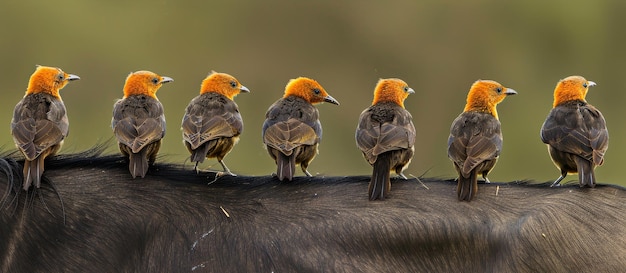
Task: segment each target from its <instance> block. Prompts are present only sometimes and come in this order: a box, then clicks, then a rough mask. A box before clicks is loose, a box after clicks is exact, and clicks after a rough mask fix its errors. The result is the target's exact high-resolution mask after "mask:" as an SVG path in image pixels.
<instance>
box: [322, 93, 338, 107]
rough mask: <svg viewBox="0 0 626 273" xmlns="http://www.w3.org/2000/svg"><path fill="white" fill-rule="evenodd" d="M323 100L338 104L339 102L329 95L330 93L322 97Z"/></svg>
mask: <svg viewBox="0 0 626 273" xmlns="http://www.w3.org/2000/svg"><path fill="white" fill-rule="evenodd" d="M324 101H325V102H330V103H332V104H336V105H339V102H338V101H337V100H336V99H335V98H333V97H331V96H330V95H328V96H326V97H324Z"/></svg>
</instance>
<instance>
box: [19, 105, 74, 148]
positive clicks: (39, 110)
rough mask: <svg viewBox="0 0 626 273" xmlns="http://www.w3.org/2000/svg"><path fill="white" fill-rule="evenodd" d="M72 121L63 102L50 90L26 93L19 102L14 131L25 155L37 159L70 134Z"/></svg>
mask: <svg viewBox="0 0 626 273" xmlns="http://www.w3.org/2000/svg"><path fill="white" fill-rule="evenodd" d="M68 131H69V122H68V119H67V114H66V111H65V106H64V105H63V102H62V101H61V100H58V99H54V98H52V97H51V96H50V95H47V94H36V95H31V96H28V97H25V98H24V99H23V100H22V101H20V102H19V103H18V104H17V105H16V106H15V110H14V113H13V120H12V122H11V132H12V134H13V140H14V141H15V144H16V145H17V147H18V148H19V149H20V150H21V151H22V152H23V153H24V155H25V157H26V159H28V160H34V159H35V158H37V157H38V156H39V155H40V154H41V153H42V152H43V151H44V150H46V149H48V148H49V147H51V146H53V145H56V144H59V143H60V142H61V141H62V140H63V139H64V138H65V137H66V136H67V134H68Z"/></svg>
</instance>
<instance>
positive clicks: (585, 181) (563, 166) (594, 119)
mask: <svg viewBox="0 0 626 273" xmlns="http://www.w3.org/2000/svg"><path fill="white" fill-rule="evenodd" d="M594 85H596V83H595V82H592V81H587V80H586V79H585V78H583V77H581V76H570V77H567V78H565V79H562V80H560V81H559V82H558V83H557V85H556V88H555V89H554V104H553V108H552V110H551V111H550V114H548V117H547V118H546V121H545V122H544V123H543V125H542V126H541V141H543V143H545V144H547V145H548V152H549V153H550V157H551V158H552V162H554V165H556V167H557V168H558V169H559V170H560V171H561V176H559V178H557V179H556V180H555V181H554V183H552V185H551V187H552V186H555V185H560V184H559V183H560V182H561V180H563V178H565V176H567V174H568V173H578V182H579V184H580V186H581V187H584V186H588V187H592V188H593V187H595V185H596V176H595V173H594V169H595V168H596V166H599V165H602V163H604V153H606V150H607V149H608V147H609V132H608V130H607V129H606V121H605V120H604V117H603V116H602V113H600V111H599V110H598V109H596V108H595V107H593V106H592V105H591V104H589V103H587V101H586V100H585V97H586V96H587V91H589V87H591V86H594Z"/></svg>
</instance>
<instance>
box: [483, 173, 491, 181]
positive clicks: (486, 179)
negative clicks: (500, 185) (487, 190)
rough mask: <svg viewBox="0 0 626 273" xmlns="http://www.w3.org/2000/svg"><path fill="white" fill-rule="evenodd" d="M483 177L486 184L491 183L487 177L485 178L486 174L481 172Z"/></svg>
mask: <svg viewBox="0 0 626 273" xmlns="http://www.w3.org/2000/svg"><path fill="white" fill-rule="evenodd" d="M483 179H485V183H486V184H489V183H491V181H489V178H487V174H484V173H483Z"/></svg>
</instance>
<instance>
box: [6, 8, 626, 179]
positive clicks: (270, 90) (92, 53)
mask: <svg viewBox="0 0 626 273" xmlns="http://www.w3.org/2000/svg"><path fill="white" fill-rule="evenodd" d="M470 2H471V3H470ZM625 9H626V2H623V1H611V0H599V1H580V2H571V1H564V0H558V1H534V0H531V1H495V0H494V1H408V0H407V1H333V0H322V1H273V0H270V1H189V0H182V1H180V0H178V1H173V0H156V1H78V0H73V1H71V0H58V1H30V0H26V1H5V2H3V3H2V4H0V23H1V24H2V25H3V26H4V27H3V28H1V29H0V36H1V37H2V39H1V40H0V65H1V66H2V73H0V81H1V82H2V83H3V85H2V89H3V90H2V97H3V99H2V100H1V102H0V105H1V106H2V109H4V110H3V112H4V114H2V115H0V124H5V126H6V127H5V128H6V130H5V133H4V134H1V135H0V144H1V145H4V146H3V147H4V148H3V150H8V149H11V150H12V149H14V146H13V141H12V138H11V135H10V133H9V124H10V120H11V115H12V110H13V107H14V105H15V103H17V101H19V100H20V99H21V97H22V96H23V92H24V90H25V89H26V85H27V82H28V78H29V76H30V74H31V73H32V72H33V71H34V69H35V65H36V64H41V65H50V66H58V67H61V68H62V69H63V70H65V71H66V72H68V73H73V74H77V75H79V76H80V77H81V80H80V81H76V82H72V83H71V84H69V85H68V86H67V87H66V88H65V89H64V90H63V91H62V95H63V99H64V101H65V103H66V106H67V108H68V114H69V119H70V124H71V126H70V135H69V137H68V138H67V139H66V141H65V146H64V148H63V149H62V152H72V151H81V150H84V149H87V148H89V147H91V146H93V145H94V144H95V143H98V142H103V141H107V140H109V139H110V138H111V136H112V131H111V129H110V120H111V111H112V105H113V103H114V101H115V100H116V99H118V98H120V97H121V95H122V86H123V84H124V80H125V77H126V76H127V75H128V73H129V72H131V71H136V70H141V69H146V70H151V71H154V72H156V73H159V74H161V75H165V76H170V77H172V78H174V79H175V82H173V83H170V84H167V85H164V86H163V87H162V88H161V90H160V91H159V94H158V96H159V98H160V100H161V101H162V102H163V105H164V107H165V109H166V117H167V122H168V132H167V135H166V137H165V139H164V143H163V146H162V150H161V154H162V155H163V157H162V158H161V159H160V160H161V161H170V162H180V163H182V162H184V161H185V159H186V157H187V155H188V153H187V151H186V150H185V148H184V146H183V145H182V137H181V134H180V120H181V118H182V114H183V112H184V108H185V106H186V105H187V103H188V102H189V100H191V98H193V97H194V96H196V95H197V93H198V91H199V86H200V82H201V81H202V79H203V78H204V77H205V76H206V75H207V74H208V73H209V71H211V70H216V71H219V72H226V73H229V74H232V75H233V76H235V77H237V78H238V79H239V80H240V81H241V82H242V83H243V84H244V85H245V86H247V87H248V88H250V90H252V92H251V93H250V94H243V95H240V96H238V97H237V98H236V101H237V103H238V104H239V106H240V109H241V113H242V116H243V118H244V123H245V131H244V133H243V134H242V136H241V141H240V142H239V145H237V146H236V147H235V149H234V150H233V152H231V153H230V155H229V156H227V157H226V162H227V164H228V166H229V167H230V168H231V170H233V171H234V172H236V173H239V174H245V175H266V174H269V173H271V172H274V171H275V167H274V163H273V161H272V160H271V159H270V157H269V156H268V155H267V153H266V151H265V150H264V149H263V146H262V141H261V137H260V136H261V132H260V131H261V130H260V128H261V124H262V123H263V120H264V114H265V111H266V109H267V107H268V106H269V105H270V104H271V103H272V102H273V101H275V100H276V99H278V98H279V97H280V96H282V93H283V90H284V86H285V84H286V83H287V81H288V80H289V79H291V78H295V77H298V76H307V77H311V78H314V79H316V80H318V81H319V82H320V83H321V84H322V85H323V86H324V87H325V89H326V90H327V91H328V92H329V93H330V94H331V95H332V96H333V97H335V98H336V99H337V100H339V102H341V105H340V106H335V105H331V104H321V105H319V109H320V113H321V121H322V124H323V127H324V139H323V141H322V144H321V146H320V154H319V155H318V157H317V158H316V159H315V160H314V161H313V163H312V164H311V166H310V167H309V170H310V171H311V172H312V173H314V174H315V173H318V174H319V175H333V176H334V175H356V174H361V175H363V174H370V172H371V167H370V166H369V165H368V164H367V163H366V162H365V160H363V158H362V156H361V154H360V152H359V151H358V149H357V148H356V145H355V143H354V130H355V126H356V122H357V119H358V116H359V114H360V112H361V111H362V110H363V109H364V108H366V107H367V106H369V104H370V103H371V99H372V92H373V88H374V85H375V84H376V81H377V80H378V79H379V78H386V77H398V78H401V79H404V80H405V81H406V82H408V83H409V85H410V86H411V87H412V88H413V89H415V90H416V94H414V95H411V96H410V97H409V98H408V99H407V101H406V103H405V104H406V107H407V109H408V110H409V111H410V112H411V113H412V114H413V117H414V123H415V127H416V129H417V131H418V133H417V141H416V155H415V158H414V159H413V162H412V164H411V166H410V168H409V169H408V170H407V171H406V172H405V173H407V174H413V175H416V176H419V175H421V174H423V173H425V172H427V173H426V176H436V177H444V178H451V177H454V176H455V173H454V169H453V167H452V165H451V163H450V161H449V160H448V158H447V156H446V141H447V137H448V133H449V126H450V123H451V122H452V120H453V119H454V118H455V117H456V116H457V115H458V114H459V113H460V112H461V110H462V109H463V105H464V103H465V96H466V94H467V91H468V89H469V87H470V85H471V84H472V83H473V82H474V81H475V80H477V79H493V80H496V81H499V82H500V83H502V84H504V85H505V86H507V87H511V88H513V89H515V90H517V91H518V92H519V95H517V96H514V97H509V98H507V99H506V100H505V101H504V102H503V103H502V104H501V105H500V107H499V115H500V119H501V121H502V124H503V125H502V130H503V133H504V150H503V152H502V155H501V157H500V161H499V163H498V165H497V166H496V168H495V169H494V171H493V172H492V174H491V175H490V178H491V180H492V181H513V180H525V179H531V180H536V181H541V182H543V181H552V180H554V179H556V178H557V177H558V175H559V172H558V170H557V169H556V168H555V167H554V166H553V164H552V163H551V161H550V159H549V156H548V153H547V150H546V148H545V146H544V144H543V143H541V140H540V139H539V129H540V127H541V124H542V123H543V120H544V119H545V117H546V115H547V113H548V112H549V110H550V108H551V104H552V92H553V90H554V86H555V85H556V83H557V81H558V80H559V79H561V78H564V77H566V76H569V75H574V74H578V75H582V76H584V77H586V78H587V79H588V80H593V81H595V82H597V83H598V86H596V87H594V88H592V89H591V91H590V92H589V95H588V97H587V99H588V101H589V102H590V103H592V104H594V105H595V106H596V107H598V108H599V109H600V110H601V111H602V112H603V113H604V116H605V117H606V119H607V123H608V126H609V131H610V136H611V142H610V147H609V150H608V153H607V155H606V161H605V162H606V163H605V164H604V165H603V166H601V167H599V168H598V169H597V177H598V178H599V180H600V182H604V183H615V184H621V185H626V180H622V179H623V178H622V177H621V175H620V174H619V173H620V172H621V171H620V170H619V168H621V167H620V166H621V163H620V162H619V160H620V159H619V154H621V153H624V152H626V142H625V141H624V140H623V139H624V137H623V136H624V135H625V134H626V131H625V130H624V128H623V126H622V124H620V123H619V117H621V116H624V114H625V112H626V108H625V107H623V106H622V107H620V105H621V104H622V102H623V101H624V99H625V97H626V92H624V89H625V88H624V87H625V86H624V85H625V81H623V79H622V77H624V75H623V74H624V70H623V69H622V67H623V63H624V61H625V60H626V56H625V55H626V53H625V51H624V48H626V44H625V43H626V36H624V35H623V30H622V28H623V25H624V24H626V17H625V16H624V15H623V11H624V10H625ZM110 152H118V150H117V148H116V147H115V145H111V148H110ZM189 167H190V170H191V166H189ZM202 167H204V168H206V167H212V168H216V169H219V168H220V166H219V164H217V163H216V162H215V160H211V161H209V163H205V165H204V166H202ZM297 174H298V175H301V173H300V172H299V170H298V173H297ZM576 179H577V177H575V176H570V177H568V179H567V180H576Z"/></svg>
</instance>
